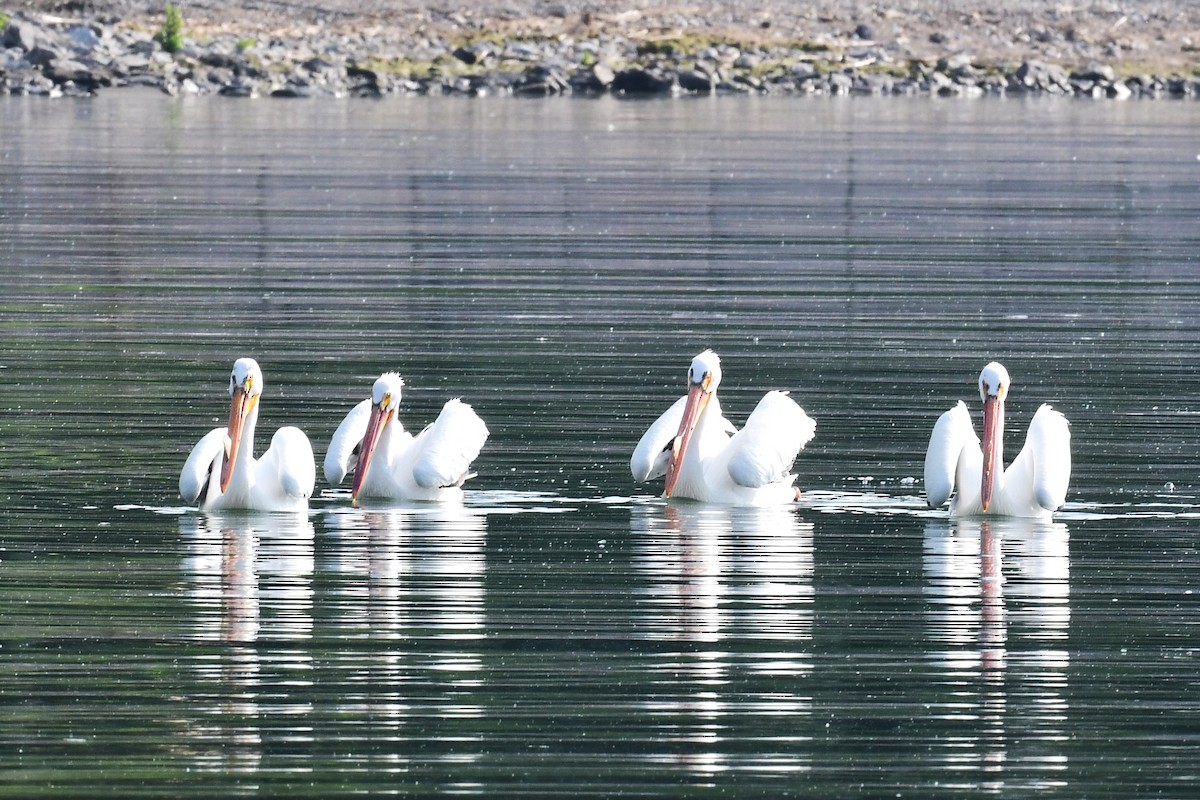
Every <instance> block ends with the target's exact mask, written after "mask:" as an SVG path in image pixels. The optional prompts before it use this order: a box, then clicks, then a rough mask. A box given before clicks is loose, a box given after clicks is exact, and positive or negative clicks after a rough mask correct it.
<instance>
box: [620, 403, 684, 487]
mask: <svg viewBox="0 0 1200 800" xmlns="http://www.w3.org/2000/svg"><path fill="white" fill-rule="evenodd" d="M686 405H687V397H681V398H679V399H678V400H676V401H675V403H674V405H672V406H671V407H670V408H668V409H667V410H666V411H664V412H663V413H662V416H660V417H659V418H658V419H656V420H654V422H653V424H651V425H650V427H649V428H647V429H646V432H645V433H643V434H642V438H641V439H640V440H639V441H638V443H637V447H635V448H634V449H633V457H632V458H630V459H629V471H630V472H632V473H633V479H634V480H635V481H637V482H638V483H641V482H643V481H649V480H653V479H655V478H661V477H662V476H664V475H666V474H667V462H668V461H670V460H671V442H673V441H675V437H676V436H677V435H678V434H679V423H680V422H682V421H683V409H684V406H686Z"/></svg>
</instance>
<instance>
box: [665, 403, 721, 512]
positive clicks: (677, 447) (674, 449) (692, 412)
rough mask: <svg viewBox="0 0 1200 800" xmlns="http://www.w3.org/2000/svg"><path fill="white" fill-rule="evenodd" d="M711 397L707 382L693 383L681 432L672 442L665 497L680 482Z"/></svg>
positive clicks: (680, 425) (685, 408) (680, 427)
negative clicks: (698, 423)
mask: <svg viewBox="0 0 1200 800" xmlns="http://www.w3.org/2000/svg"><path fill="white" fill-rule="evenodd" d="M710 397H712V393H711V392H709V391H708V381H707V380H705V381H704V383H693V384H692V385H691V388H689V389H688V398H687V404H686V405H684V407H683V419H681V420H680V421H679V432H678V433H676V434H675V440H674V441H672V442H671V460H670V461H668V462H667V482H666V484H665V486H664V487H663V497H670V496H671V492H673V491H675V484H676V482H677V481H678V480H679V470H680V468H681V467H682V466H683V457H684V455H685V454H686V453H687V449H688V445H689V444H690V443H691V441H692V432H693V431H695V430H696V422H697V421H698V420H699V419H700V415H701V414H702V413H704V409H705V408H706V407H707V406H708V398H710Z"/></svg>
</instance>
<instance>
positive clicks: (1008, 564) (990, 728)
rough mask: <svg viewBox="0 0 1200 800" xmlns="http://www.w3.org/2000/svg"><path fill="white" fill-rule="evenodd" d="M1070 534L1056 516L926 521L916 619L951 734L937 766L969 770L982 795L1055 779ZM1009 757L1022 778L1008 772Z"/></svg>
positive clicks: (1062, 709)
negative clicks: (922, 605)
mask: <svg viewBox="0 0 1200 800" xmlns="http://www.w3.org/2000/svg"><path fill="white" fill-rule="evenodd" d="M1069 541H1070V536H1069V531H1068V529H1067V526H1066V525H1065V524H1063V523H1061V522H1049V521H1038V520H1026V519H1003V520H987V521H983V520H979V519H963V520H959V521H956V522H952V523H950V522H946V521H938V522H933V523H930V524H929V525H928V526H927V527H926V528H925V541H924V559H923V560H924V572H925V596H926V600H927V603H926V624H927V626H928V629H929V639H930V641H931V642H933V643H935V645H936V646H935V647H934V649H932V650H931V652H930V654H929V657H930V660H931V662H932V663H933V665H934V666H935V668H936V669H937V670H938V671H939V673H940V676H941V677H940V681H939V684H940V685H941V686H942V687H943V688H944V689H945V691H946V692H948V696H947V698H946V699H945V700H944V701H943V702H942V703H940V704H938V706H939V708H940V712H939V713H940V714H941V717H942V718H943V719H944V720H946V721H947V722H948V723H951V728H950V730H952V731H953V734H952V735H951V736H950V737H949V738H948V739H947V741H946V742H945V751H944V753H943V756H944V760H945V766H946V768H947V769H950V770H951V771H953V772H955V773H956V774H958V773H961V774H964V775H973V774H974V775H976V778H977V783H978V785H979V786H980V787H981V788H985V789H988V790H989V791H996V790H999V789H1009V790H1012V789H1038V788H1045V787H1049V786H1055V785H1059V784H1060V783H1061V782H1062V781H1063V780H1064V777H1065V772H1064V771H1065V769H1066V756H1065V754H1064V753H1063V752H1062V751H1061V747H1060V743H1061V741H1062V737H1063V736H1064V735H1065V734H1064V731H1065V723H1066V718H1067V705H1066V699H1065V697H1066V685H1067V674H1068V667H1069V661H1070V659H1069V655H1068V652H1067V650H1066V649H1065V647H1062V646H1061V644H1060V643H1061V642H1062V641H1063V640H1065V639H1066V637H1067V636H1068V633H1069V627H1070V619H1071V615H1070V555H1069ZM959 723H961V724H959ZM1018 743H1019V748H1020V749H1019V750H1018V749H1017V747H1018ZM1017 764H1019V765H1020V767H1021V770H1020V774H1021V775H1022V776H1032V777H1028V778H1026V777H1022V779H1021V780H1020V781H1017V780H1016V779H1013V778H1010V777H1008V775H1009V773H1010V772H1013V770H1012V767H1013V766H1015V765H1017ZM1035 767H1036V769H1035Z"/></svg>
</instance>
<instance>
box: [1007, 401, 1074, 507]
mask: <svg viewBox="0 0 1200 800" xmlns="http://www.w3.org/2000/svg"><path fill="white" fill-rule="evenodd" d="M1027 452H1028V453H1029V455H1030V457H1031V458H1032V459H1033V496H1034V499H1035V500H1037V503H1038V505H1039V506H1041V507H1042V508H1045V509H1048V510H1050V511H1054V510H1056V509H1058V508H1059V507H1061V506H1062V504H1063V503H1065V502H1066V501H1067V484H1069V483H1070V481H1071V425H1070V423H1068V422H1067V418H1066V417H1064V416H1063V415H1062V414H1061V413H1060V412H1058V411H1055V410H1054V409H1053V408H1051V407H1050V406H1049V405H1043V406H1042V407H1041V408H1039V409H1038V410H1037V413H1036V414H1034V415H1033V420H1032V421H1031V422H1030V423H1029V432H1028V433H1027V434H1026V435H1025V447H1024V449H1023V450H1022V451H1021V454H1020V455H1019V456H1018V458H1020V457H1021V456H1023V455H1025V453H1027Z"/></svg>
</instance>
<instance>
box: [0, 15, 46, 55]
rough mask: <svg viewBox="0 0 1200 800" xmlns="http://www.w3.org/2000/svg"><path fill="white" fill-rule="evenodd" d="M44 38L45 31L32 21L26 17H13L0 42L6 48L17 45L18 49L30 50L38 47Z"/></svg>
mask: <svg viewBox="0 0 1200 800" xmlns="http://www.w3.org/2000/svg"><path fill="white" fill-rule="evenodd" d="M44 38H46V37H45V34H44V32H43V31H42V30H41V29H39V28H38V27H36V26H35V25H34V24H33V23H32V22H29V21H28V20H24V19H11V20H9V22H8V27H7V28H5V29H4V36H3V39H2V40H0V44H3V45H4V47H6V48H8V47H15V48H16V49H18V50H24V51H25V52H29V51H30V50H32V49H33V48H35V47H37V46H38V44H39V43H40V42H41V40H42V39H44Z"/></svg>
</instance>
